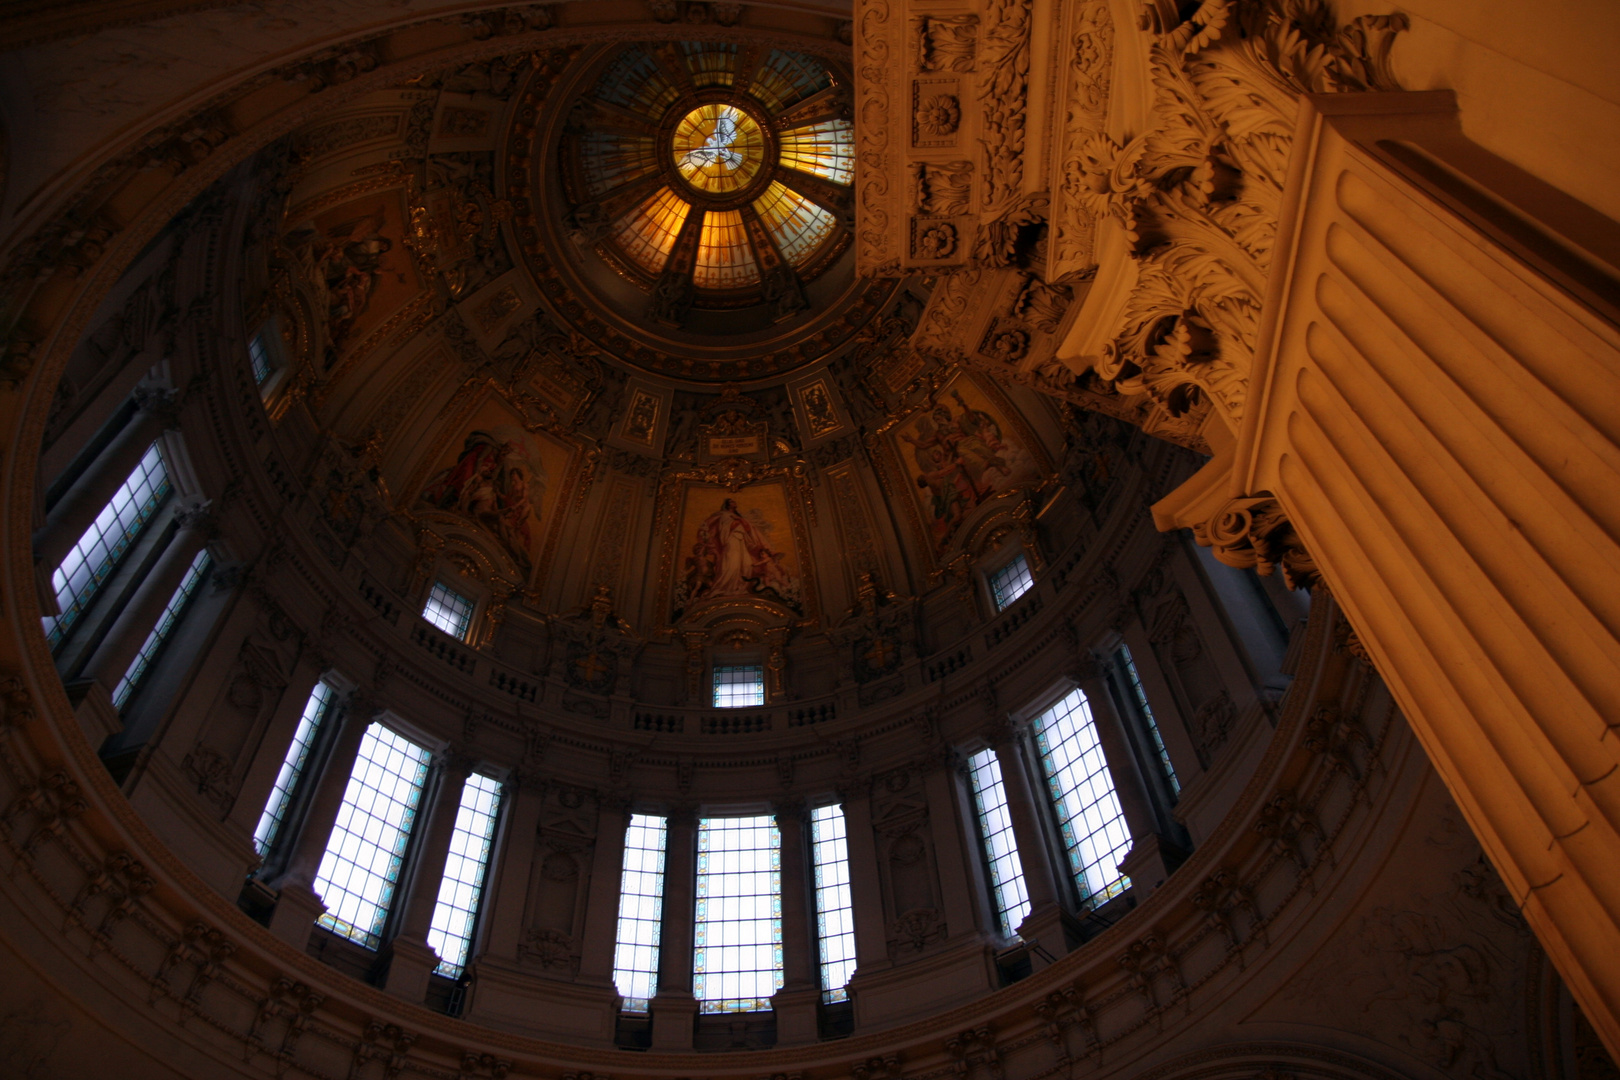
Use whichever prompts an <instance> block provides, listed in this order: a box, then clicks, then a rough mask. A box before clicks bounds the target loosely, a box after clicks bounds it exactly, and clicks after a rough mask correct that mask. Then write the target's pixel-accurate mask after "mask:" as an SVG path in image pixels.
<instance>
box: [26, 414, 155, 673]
mask: <svg viewBox="0 0 1620 1080" xmlns="http://www.w3.org/2000/svg"><path fill="white" fill-rule="evenodd" d="M170 490H171V488H170V485H169V472H168V470H167V469H166V468H165V467H164V464H163V452H162V451H161V450H159V449H158V444H157V443H153V444H152V445H151V447H149V448H148V449H147V451H146V454H145V455H144V456H143V457H142V458H141V462H140V464H139V465H137V466H135V470H134V471H133V472H131V473H130V474H129V477H128V479H126V480H125V481H124V482H123V484H122V485H120V486H119V488H118V490H117V491H115V492H113V497H112V498H111V499H110V500H108V502H107V505H106V506H104V507H103V508H102V510H101V513H99V514H97V515H96V520H95V521H93V522H91V523H90V527H89V528H88V529H86V530H84V535H83V536H81V537H79V539H78V542H77V543H75V544H74V545H73V549H72V550H71V551H69V552H68V553H67V557H66V558H64V559H63V560H62V565H61V566H58V567H57V568H56V572H55V573H54V574H52V575H51V585H52V586H53V587H54V588H55V590H56V605H57V607H58V608H59V609H60V610H61V612H62V614H60V615H47V616H45V636H46V638H48V639H49V640H50V643H51V646H52V647H53V648H54V647H55V646H57V645H60V644H61V643H62V641H63V639H64V638H66V637H67V635H68V631H70V630H72V629H73V627H74V625H75V624H76V623H77V622H78V621H79V618H80V616H82V615H83V614H84V613H85V611H86V610H88V609H89V607H90V604H91V603H92V602H93V601H94V600H95V598H96V595H97V594H98V593H99V592H100V591H101V587H102V586H103V585H105V584H106V583H107V579H108V578H110V577H112V575H113V571H114V570H117V569H118V564H119V563H121V562H123V560H124V556H125V555H128V554H129V549H130V548H132V547H134V546H135V541H136V540H137V539H139V538H140V535H141V533H142V531H144V530H145V528H146V526H147V525H149V524H151V522H152V518H153V517H154V516H155V515H156V514H157V512H158V508H159V507H160V506H162V505H163V501H164V500H165V499H167V498H168V497H169V492H170Z"/></svg>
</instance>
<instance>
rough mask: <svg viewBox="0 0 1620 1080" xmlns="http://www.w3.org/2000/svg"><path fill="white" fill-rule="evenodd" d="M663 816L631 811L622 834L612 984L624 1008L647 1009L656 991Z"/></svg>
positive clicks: (661, 911)
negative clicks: (621, 860) (622, 863)
mask: <svg viewBox="0 0 1620 1080" xmlns="http://www.w3.org/2000/svg"><path fill="white" fill-rule="evenodd" d="M667 833H668V830H667V829H666V827H665V824H664V819H663V818H661V817H656V816H654V815H651V814H631V815H630V827H629V828H628V829H626V830H625V834H624V873H623V876H622V877H621V878H620V884H619V930H618V936H617V938H616V944H615V945H614V949H613V985H614V986H616V987H618V989H619V996H620V997H621V998H623V999H624V1009H625V1011H626V1012H646V1011H647V1003H648V1002H649V1001H651V1000H652V997H653V995H654V994H655V993H657V992H658V942H659V938H660V937H661V936H662V933H663V919H664V845H665V843H666V842H667V840H666V838H667Z"/></svg>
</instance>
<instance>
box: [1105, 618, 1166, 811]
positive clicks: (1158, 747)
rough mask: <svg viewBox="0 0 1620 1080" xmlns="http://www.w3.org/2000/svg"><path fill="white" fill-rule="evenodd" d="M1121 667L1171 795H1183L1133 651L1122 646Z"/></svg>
mask: <svg viewBox="0 0 1620 1080" xmlns="http://www.w3.org/2000/svg"><path fill="white" fill-rule="evenodd" d="M1119 666H1120V669H1121V670H1122V671H1124V672H1125V681H1126V682H1128V683H1130V685H1131V697H1132V698H1133V699H1135V701H1136V707H1137V709H1138V710H1140V712H1141V714H1142V723H1143V725H1144V726H1145V727H1146V728H1147V732H1148V737H1149V738H1151V739H1152V740H1153V751H1154V753H1156V754H1158V755H1159V766H1160V767H1161V768H1162V769H1164V778H1165V780H1166V781H1168V782H1169V784H1170V794H1172V795H1180V794H1181V781H1180V780H1177V779H1176V767H1175V766H1174V765H1172V764H1170V751H1168V750H1166V749H1165V747H1164V737H1163V736H1162V735H1160V734H1159V722H1158V721H1157V720H1155V719H1154V718H1153V709H1152V708H1151V707H1149V705H1148V699H1147V692H1146V691H1145V690H1143V689H1142V679H1141V677H1140V676H1139V675H1137V673H1136V661H1134V660H1132V659H1131V650H1130V649H1129V648H1127V647H1126V646H1125V645H1123V644H1121V645H1120V647H1119Z"/></svg>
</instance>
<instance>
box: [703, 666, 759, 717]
mask: <svg viewBox="0 0 1620 1080" xmlns="http://www.w3.org/2000/svg"><path fill="white" fill-rule="evenodd" d="M763 704H765V668H764V667H763V666H762V665H759V664H748V665H742V666H734V667H717V668H715V669H714V706H715V708H717V709H746V708H748V707H750V706H753V705H763Z"/></svg>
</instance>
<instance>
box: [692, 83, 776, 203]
mask: <svg viewBox="0 0 1620 1080" xmlns="http://www.w3.org/2000/svg"><path fill="white" fill-rule="evenodd" d="M673 142H674V152H675V168H676V169H677V170H678V171H679V172H680V174H681V176H682V177H683V178H684V179H685V180H686V182H687V183H689V184H691V185H692V186H693V187H695V188H697V189H698V190H699V191H707V192H711V193H713V194H715V195H724V194H726V193H728V192H732V191H739V190H741V189H742V188H745V187H747V186H748V184H749V182H750V181H752V180H753V179H754V177H755V176H757V175H759V170H760V169H762V168H763V167H764V165H765V133H764V132H763V131H761V130H760V127H759V123H758V121H756V120H755V119H754V118H753V117H752V116H749V115H748V114H747V113H746V112H744V111H743V110H741V109H739V108H737V107H736V106H735V105H726V104H722V103H715V104H710V105H699V106H698V107H697V108H695V109H693V110H692V111H691V112H689V113H687V114H686V115H685V116H684V117H682V118H681V122H680V123H679V124H677V125H676V126H675V138H674V140H673Z"/></svg>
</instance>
